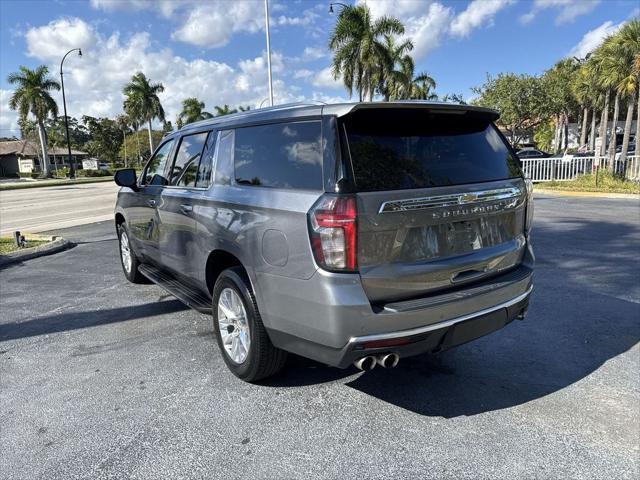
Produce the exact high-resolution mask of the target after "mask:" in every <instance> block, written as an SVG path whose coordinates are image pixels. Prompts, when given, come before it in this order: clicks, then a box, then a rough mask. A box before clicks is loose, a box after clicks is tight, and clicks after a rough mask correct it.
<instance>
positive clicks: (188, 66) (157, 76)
mask: <svg viewBox="0 0 640 480" xmlns="http://www.w3.org/2000/svg"><path fill="white" fill-rule="evenodd" d="M70 26H71V27H72V28H70ZM69 32H72V35H71V36H70V37H69ZM65 36H67V37H69V38H66V39H65ZM82 38H86V39H87V42H89V40H90V43H91V47H90V48H89V47H86V48H85V49H84V50H83V57H82V58H77V57H75V58H73V59H71V57H69V58H68V59H67V61H66V62H65V77H64V78H65V90H66V94H67V108H68V111H69V115H71V116H73V117H76V118H81V117H82V116H83V115H90V116H95V117H102V116H108V117H113V116H115V115H117V114H119V113H121V112H122V102H123V100H124V96H123V94H122V88H123V86H124V85H125V84H126V83H127V82H128V81H129V80H130V79H131V76H132V75H133V74H134V73H136V72H138V71H142V72H144V73H145V75H147V77H148V78H150V79H151V80H152V81H154V82H161V83H162V84H163V85H164V87H165V91H164V92H163V93H161V94H160V100H161V101H162V105H163V106H164V109H165V112H166V117H167V119H168V120H171V121H173V122H175V118H176V116H177V114H178V113H179V112H180V109H181V103H182V100H184V99H185V98H187V97H197V98H199V99H200V100H202V101H203V102H205V104H206V108H207V109H209V110H212V109H213V107H214V106H215V105H223V104H229V105H231V106H237V105H250V106H252V107H257V106H259V105H260V103H261V102H262V101H263V100H264V99H265V98H267V97H268V91H267V90H268V87H267V73H266V57H265V53H264V52H263V54H262V55H260V56H259V57H257V58H251V59H244V60H240V61H239V62H238V63H237V64H235V65H229V64H227V63H221V62H216V61H213V60H204V59H200V58H197V59H193V60H188V59H186V58H184V57H181V56H178V55H175V54H174V53H173V52H172V51H171V49H169V48H162V49H157V48H155V47H154V46H153V45H152V42H151V37H150V35H149V34H148V33H146V32H143V33H138V34H135V35H133V36H131V37H128V38H122V37H121V36H120V34H119V33H118V32H115V33H113V34H112V35H110V36H108V37H106V36H102V35H100V34H99V33H98V32H97V31H96V30H95V28H94V27H93V26H92V25H90V24H88V23H86V22H84V21H83V20H81V19H78V18H69V19H64V20H57V21H54V22H51V23H50V24H48V25H45V26H42V27H33V28H31V29H30V30H28V31H27V32H26V34H25V39H26V43H27V51H28V52H29V54H30V55H32V56H34V57H36V58H39V59H42V60H43V61H44V62H45V63H46V64H47V65H48V66H49V68H50V71H51V72H52V73H53V75H54V76H56V75H55V72H56V71H57V68H59V62H60V55H59V53H60V52H59V50H64V49H65V48H67V46H69V45H71V46H76V42H78V41H80V40H81V39H82ZM43 39H48V41H44V40H43ZM60 39H63V40H64V42H65V43H63V44H62V45H60V44H59V45H57V46H56V47H55V48H53V47H52V43H54V42H58V41H62V40H60ZM82 46H83V47H84V45H82ZM63 54H64V52H63ZM272 66H273V72H274V83H273V89H274V97H275V101H276V103H285V102H293V101H301V100H304V96H303V95H301V94H300V93H299V89H298V88H297V87H295V86H290V85H288V84H286V83H285V82H284V81H283V79H282V78H279V77H281V76H282V74H283V73H284V70H285V64H284V59H283V56H282V54H281V53H280V52H273V53H272ZM278 74H280V75H278ZM11 93H12V92H11V90H2V91H0V108H1V110H0V128H1V129H3V130H2V131H1V132H0V135H5V136H8V135H10V134H11V133H10V132H13V133H15V134H17V133H18V132H17V116H16V114H15V112H13V111H11V110H9V108H8V98H9V96H10V95H11ZM54 96H55V98H56V100H57V102H58V105H59V106H60V108H61V106H62V98H61V95H60V93H59V92H57V93H54Z"/></svg>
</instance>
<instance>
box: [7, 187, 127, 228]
mask: <svg viewBox="0 0 640 480" xmlns="http://www.w3.org/2000/svg"><path fill="white" fill-rule="evenodd" d="M119 188H120V187H118V186H117V185H116V184H115V183H113V182H102V183H87V184H76V185H73V184H71V185H58V186H54V187H39V188H25V189H21V190H2V191H0V235H9V234H11V233H13V232H14V231H16V230H20V231H21V232H28V233H39V232H44V231H45V230H52V229H60V228H66V227H72V226H76V225H84V224H88V223H94V222H99V221H102V220H107V219H111V218H113V208H114V206H115V204H116V195H117V193H118V189H119Z"/></svg>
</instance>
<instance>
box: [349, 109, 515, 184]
mask: <svg viewBox="0 0 640 480" xmlns="http://www.w3.org/2000/svg"><path fill="white" fill-rule="evenodd" d="M344 125H345V131H346V135H347V139H348V143H349V152H350V154H351V162H352V166H353V174H354V177H355V183H356V187H357V188H358V190H360V191H379V190H403V189H413V188H425V187H440V186H445V185H460V184H465V183H476V182H488V181H492V180H501V179H506V178H513V177H517V176H520V175H521V172H520V165H519V162H518V160H517V159H516V158H514V156H513V155H512V154H511V152H510V150H509V148H508V147H507V145H506V144H505V142H504V140H503V139H502V138H501V137H500V135H499V134H498V132H497V131H496V129H495V127H494V126H493V125H492V124H491V123H490V122H489V121H487V120H486V119H483V118H478V117H469V116H467V115H461V114H447V113H433V112H429V111H428V110H406V109H405V110H379V111H372V110H368V111H367V110H363V111H360V112H355V113H354V114H352V115H351V116H349V117H347V118H346V120H345V122H344Z"/></svg>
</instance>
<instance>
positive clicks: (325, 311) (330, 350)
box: [256, 249, 533, 367]
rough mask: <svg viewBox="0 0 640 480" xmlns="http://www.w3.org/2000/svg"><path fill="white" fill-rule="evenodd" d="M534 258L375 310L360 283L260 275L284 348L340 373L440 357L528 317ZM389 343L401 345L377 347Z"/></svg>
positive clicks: (266, 313)
mask: <svg viewBox="0 0 640 480" xmlns="http://www.w3.org/2000/svg"><path fill="white" fill-rule="evenodd" d="M528 253H530V255H526V256H525V257H526V258H525V262H524V263H523V264H522V265H521V266H520V267H519V268H518V269H516V270H515V271H511V272H509V273H506V274H504V275H501V276H499V277H495V278H493V279H490V280H487V281H486V282H483V283H481V284H478V285H475V286H474V287H470V288H466V289H464V290H459V291H454V292H449V293H443V294H439V295H435V294H434V295H430V296H428V297H424V298H420V299H416V300H410V301H406V302H395V303H391V304H386V305H372V304H371V303H370V302H369V300H368V298H367V297H366V295H365V293H364V290H363V288H362V285H361V283H360V279H359V276H358V275H346V274H342V275H340V274H329V273H326V272H323V271H318V272H317V273H316V274H315V275H314V276H313V277H311V278H310V279H309V280H306V281H300V280H297V279H289V278H285V277H277V276H274V275H261V274H258V275H257V278H256V280H257V285H256V287H257V288H256V293H257V300H258V306H259V308H260V312H261V316H262V319H263V321H264V324H265V326H266V328H267V330H268V332H269V335H270V337H271V340H272V342H273V344H274V345H275V346H276V347H279V348H282V349H284V350H287V351H290V352H292V353H296V354H299V355H302V356H304V357H308V358H311V359H314V360H317V361H319V362H322V363H326V364H328V365H332V366H337V367H347V366H349V365H350V364H351V363H352V362H353V361H354V360H356V359H358V358H361V357H363V356H366V355H370V354H376V353H383V352H395V353H397V354H398V355H399V356H400V357H406V356H410V355H417V354H420V353H426V352H434V351H440V350H445V349H447V348H450V347H453V346H455V345H459V344H461V343H465V342H467V341H470V340H473V339H474V338H478V337H481V336H483V335H486V334H488V333H491V332H493V331H495V330H497V329H499V328H501V327H503V326H505V325H507V324H508V323H510V322H511V321H512V320H514V319H516V318H518V317H522V316H523V314H524V312H525V311H526V309H527V306H528V302H529V297H530V295H531V291H532V277H533V271H532V268H531V267H532V266H533V255H532V254H531V251H530V249H528ZM389 340H397V342H395V343H396V344H393V343H394V342H391V343H385V344H384V346H382V347H376V346H375V345H376V344H375V343H374V344H372V342H380V341H389ZM372 345H374V346H372Z"/></svg>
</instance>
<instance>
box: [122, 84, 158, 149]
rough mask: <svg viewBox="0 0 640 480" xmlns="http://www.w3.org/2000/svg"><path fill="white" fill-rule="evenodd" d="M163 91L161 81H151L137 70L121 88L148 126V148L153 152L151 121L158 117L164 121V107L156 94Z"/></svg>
mask: <svg viewBox="0 0 640 480" xmlns="http://www.w3.org/2000/svg"><path fill="white" fill-rule="evenodd" d="M162 92H164V86H163V85H162V84H161V83H151V82H150V81H149V79H148V78H147V77H146V76H145V74H144V73H142V72H138V73H136V74H135V75H134V76H133V77H131V82H129V83H128V84H127V85H125V87H124V88H123V90H122V93H124V94H125V96H126V97H127V100H126V101H125V102H130V104H131V108H134V109H135V110H136V111H137V112H138V113H139V115H140V117H141V118H143V119H144V120H145V121H146V122H148V127H149V149H150V150H151V152H153V139H152V137H151V122H152V121H153V120H154V119H156V118H157V119H158V120H160V121H161V122H163V121H164V109H163V108H162V103H160V98H158V94H159V93H162Z"/></svg>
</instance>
